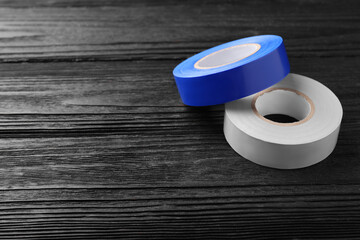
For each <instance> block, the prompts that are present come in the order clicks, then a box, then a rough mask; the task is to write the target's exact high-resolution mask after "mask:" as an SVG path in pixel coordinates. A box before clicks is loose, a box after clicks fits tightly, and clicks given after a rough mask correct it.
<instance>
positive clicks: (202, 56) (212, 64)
mask: <svg viewBox="0 0 360 240" xmlns="http://www.w3.org/2000/svg"><path fill="white" fill-rule="evenodd" d="M289 71H290V66H289V62H288V58H287V55H286V52H285V47H284V44H283V40H282V38H281V37H279V36H275V35H262V36H255V37H248V38H243V39H240V40H236V41H232V42H228V43H225V44H222V45H219V46H217V47H214V48H211V49H208V50H205V51H203V52H201V53H199V54H196V55H195V56H192V57H190V58H188V59H187V60H185V61H184V62H182V63H180V64H179V65H178V66H177V67H176V68H175V69H174V71H173V74H174V77H175V81H176V84H177V86H178V89H179V93H180V96H181V99H182V101H183V102H184V103H185V104H186V105H190V106H208V105H216V104H222V103H225V102H229V101H233V100H236V99H239V98H242V97H246V96H249V95H251V94H254V93H256V92H259V91H261V90H264V89H265V88H268V87H270V86H271V85H274V84H275V83H277V82H279V81H281V80H282V79H283V78H284V77H285V76H286V75H287V74H288V73H289Z"/></svg>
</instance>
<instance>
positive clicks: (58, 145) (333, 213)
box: [0, 0, 360, 239]
mask: <svg viewBox="0 0 360 240" xmlns="http://www.w3.org/2000/svg"><path fill="white" fill-rule="evenodd" d="M260 34H276V35H280V36H282V37H283V38H284V39H285V46H286V48H287V53H288V56H289V60H290V63H291V68H292V69H291V72H293V73H298V74H302V75H305V76H309V77H311V78H314V79H316V80H318V81H319V82H321V83H323V84H325V85H326V86H328V87H329V88H330V89H331V90H332V91H333V92H334V93H335V94H336V95H337V96H338V97H339V99H340V101H341V102H342V105H343V108H344V118H343V122H342V128H341V131H340V136H339V141H338V144H337V147H336V149H335V151H334V152H333V153H332V155H331V156H330V157H328V158H327V159H326V160H325V161H323V162H321V163H319V164H317V165H314V166H312V167H309V168H305V169H300V170H290V171H284V170H275V169H269V168H265V167H261V166H258V165H256V164H253V163H251V162H249V161H247V160H245V159H244V158H242V157H241V156H239V155H238V154H236V153H235V152H234V151H233V150H232V149H231V147H230V146H229V145H228V144H227V142H226V141H225V139H224V136H223V132H222V124H223V114H224V107H223V106H222V105H219V106H214V107H204V108H192V107H187V106H184V105H183V104H182V103H181V101H180V98H179V95H178V92H177V89H176V85H175V82H174V80H173V77H172V69H173V68H174V67H175V66H176V65H177V64H178V63H180V62H181V61H182V60H184V59H186V58H187V57H189V56H191V55H193V54H195V53H197V52H200V51H202V50H205V49H207V48H210V47H212V46H216V45H218V44H221V43H224V42H228V41H231V40H235V39H239V38H242V37H247V36H252V35H260ZM0 46H1V48H0V61H1V63H0V103H1V104H0V159H1V160H0V173H1V174H0V209H1V211H0V239H83V238H85V239H103V238H129V239H142V238H154V239H185V238H192V239H214V238H218V239H225V238H233V239H239V238H242V239H269V238H272V239H307V238H311V239H319V238H326V239H329V238H343V239H352V238H353V239H360V159H359V155H360V154H359V143H360V141H359V137H358V136H359V134H360V126H359V125H360V124H359V122H360V115H359V105H360V101H359V99H360V94H359V75H360V74H359V73H360V5H359V1H355V0H353V1H344V2H342V1H328V0H323V1H310V0H308V1H298V0H296V1H295V0H294V1H285V0H284V1H281V0H278V1H266V2H265V1H264V2H262V1H258V0H248V1H241V2H235V1H220V0H219V1H216V0H212V1H178V0H171V1H132V0H128V1H112V0H106V1H95V0H79V1H70V0H49V1H41V0H27V1H25V0H17V1H0Z"/></svg>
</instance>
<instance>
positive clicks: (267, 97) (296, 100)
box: [253, 88, 314, 125]
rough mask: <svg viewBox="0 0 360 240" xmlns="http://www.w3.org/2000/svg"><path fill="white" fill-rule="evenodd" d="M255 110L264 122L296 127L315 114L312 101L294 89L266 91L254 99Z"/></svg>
mask: <svg viewBox="0 0 360 240" xmlns="http://www.w3.org/2000/svg"><path fill="white" fill-rule="evenodd" d="M253 105H254V106H253V109H254V111H255V113H256V114H257V115H258V116H259V117H261V118H262V119H263V120H266V121H268V122H271V123H273V124H277V125H288V124H291V125H296V124H300V123H302V122H305V121H307V120H308V119H309V118H311V116H312V114H313V112H314V106H313V103H312V101H311V100H310V99H309V98H308V97H307V96H306V95H304V94H303V93H301V92H298V91H296V90H292V89H281V88H277V89H270V90H265V91H263V92H261V93H260V94H258V95H257V96H256V97H255V98H254V104H253Z"/></svg>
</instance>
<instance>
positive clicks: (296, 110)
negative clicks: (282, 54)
mask: <svg viewBox="0 0 360 240" xmlns="http://www.w3.org/2000/svg"><path fill="white" fill-rule="evenodd" d="M269 114H284V115H288V116H291V117H293V118H295V119H297V120H299V121H296V122H292V123H279V122H274V121H272V120H269V119H267V118H266V117H264V116H266V115H269ZM342 115H343V111H342V107H341V103H340V101H339V99H338V98H337V97H336V96H335V94H334V93H332V92H331V91H330V90H329V89H328V88H327V87H325V86H324V85H322V84H321V83H319V82H317V81H315V80H313V79H311V78H308V77H304V76H301V75H297V74H289V75H288V76H287V77H286V78H285V79H284V80H282V81H281V82H279V83H277V84H275V85H274V86H272V87H271V88H268V89H266V90H264V91H262V92H259V93H257V94H254V95H251V96H248V97H246V98H243V99H240V100H237V101H233V102H230V103H227V104H226V105H225V117H224V134H225V138H226V140H227V141H228V143H229V144H230V146H231V147H232V148H233V149H234V150H235V151H236V152H237V153H238V154H240V155H241V156H243V157H244V158H246V159H248V160H250V161H252V162H255V163H257V164H260V165H263V166H267V167H272V168H279V169H294V168H303V167H307V166H310V165H313V164H315V163H318V162H320V161H321V160H323V159H325V158H326V157H327V156H329V155H330V153H331V152H332V151H333V149H334V148H335V145H336V142H337V137H338V133H339V129H340V123H341V119H342Z"/></svg>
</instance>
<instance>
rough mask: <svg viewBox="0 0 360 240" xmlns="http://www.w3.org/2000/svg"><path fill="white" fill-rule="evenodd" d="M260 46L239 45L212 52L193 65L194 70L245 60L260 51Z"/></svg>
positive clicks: (250, 44)
mask: <svg viewBox="0 0 360 240" xmlns="http://www.w3.org/2000/svg"><path fill="white" fill-rule="evenodd" d="M260 47H261V46H260V44H257V43H247V44H240V45H236V46H232V47H228V48H224V49H221V50H219V51H216V52H213V53H212V54H209V55H207V56H205V57H203V58H201V59H200V60H199V61H197V62H196V63H195V65H194V66H195V68H198V69H210V68H217V67H221V66H225V65H228V64H230V63H234V62H237V61H240V60H241V59H244V58H247V57H249V56H251V55H253V54H254V53H256V52H257V51H258V50H259V49H260Z"/></svg>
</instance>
